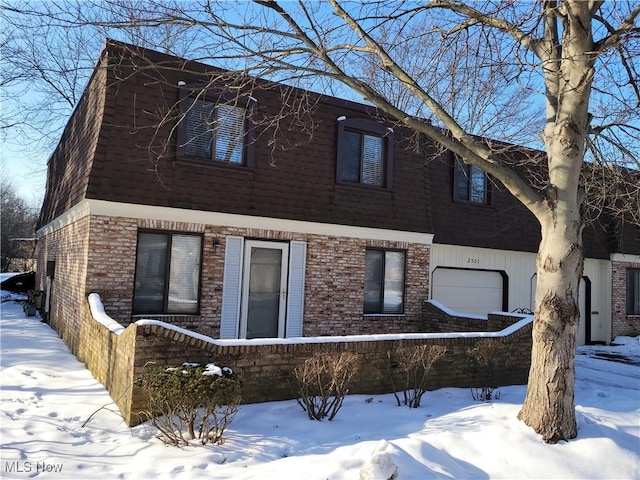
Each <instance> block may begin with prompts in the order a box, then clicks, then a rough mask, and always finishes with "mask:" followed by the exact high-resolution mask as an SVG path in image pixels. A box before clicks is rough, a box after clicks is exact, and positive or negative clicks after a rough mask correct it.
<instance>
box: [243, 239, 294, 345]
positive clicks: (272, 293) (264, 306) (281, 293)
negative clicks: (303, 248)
mask: <svg viewBox="0 0 640 480" xmlns="http://www.w3.org/2000/svg"><path fill="white" fill-rule="evenodd" d="M288 264H289V244H287V243H280V242H266V241H260V240H247V241H245V242H244V272H243V282H242V306H241V316H240V338H283V337H284V334H285V319H286V305H287V274H288Z"/></svg>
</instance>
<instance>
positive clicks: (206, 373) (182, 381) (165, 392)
mask: <svg viewBox="0 0 640 480" xmlns="http://www.w3.org/2000/svg"><path fill="white" fill-rule="evenodd" d="M136 385H137V386H139V387H141V388H142V390H143V392H144V394H145V396H146V399H147V410H145V411H144V412H141V414H142V415H143V416H145V417H146V418H148V419H149V421H150V422H151V424H152V425H153V426H154V427H155V428H157V429H158V431H159V435H158V438H160V440H162V441H163V442H165V443H168V444H173V445H189V442H190V441H191V440H196V439H197V440H198V441H199V442H200V443H202V444H203V445H205V444H207V443H213V444H222V443H223V442H224V439H223V437H222V434H223V433H224V430H225V429H226V428H227V427H228V426H229V424H230V423H231V421H232V420H233V418H234V417H235V415H236V413H237V412H238V406H239V405H240V401H241V398H242V396H241V392H240V383H239V381H238V379H237V378H236V376H235V375H234V374H233V372H232V371H231V369H230V368H228V367H223V368H220V367H218V366H216V365H214V364H213V363H209V364H204V365H198V364H184V365H182V366H180V367H166V366H155V367H151V368H149V369H148V370H146V371H145V372H144V373H142V374H141V375H140V376H139V377H138V378H137V379H136Z"/></svg>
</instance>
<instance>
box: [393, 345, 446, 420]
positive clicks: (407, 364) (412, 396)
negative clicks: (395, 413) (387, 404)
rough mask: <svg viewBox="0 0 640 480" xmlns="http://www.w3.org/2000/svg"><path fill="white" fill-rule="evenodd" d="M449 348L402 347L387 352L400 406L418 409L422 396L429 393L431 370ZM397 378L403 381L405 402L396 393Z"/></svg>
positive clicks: (427, 346)
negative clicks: (428, 385)
mask: <svg viewBox="0 0 640 480" xmlns="http://www.w3.org/2000/svg"><path fill="white" fill-rule="evenodd" d="M446 352H447V347H443V346H442V345H417V346H415V347H400V348H398V349H396V350H395V351H393V352H391V351H388V352H387V357H388V358H389V363H388V370H389V378H390V379H391V386H392V387H393V395H394V396H395V397H396V401H397V402H398V406H400V405H401V404H402V403H404V404H405V405H408V406H409V407H410V408H418V407H419V406H420V400H421V399H422V395H424V392H426V391H427V384H428V379H429V370H431V367H432V366H433V364H434V363H436V362H437V361H438V360H439V359H440V358H441V357H442V356H443V355H444V354H445V353H446ZM395 376H400V378H401V381H402V394H403V397H404V398H403V401H402V402H401V401H400V397H399V396H398V394H397V393H396V392H397V391H398V388H397V386H396V380H395V378H394V377H395Z"/></svg>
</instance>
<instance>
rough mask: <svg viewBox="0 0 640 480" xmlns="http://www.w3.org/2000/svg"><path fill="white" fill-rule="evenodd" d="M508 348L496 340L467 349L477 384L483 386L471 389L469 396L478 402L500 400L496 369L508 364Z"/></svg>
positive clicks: (483, 342)
mask: <svg viewBox="0 0 640 480" xmlns="http://www.w3.org/2000/svg"><path fill="white" fill-rule="evenodd" d="M509 354H510V348H509V346H508V345H507V344H505V343H503V342H500V341H499V340H496V339H489V340H484V341H479V342H478V343H476V345H475V346H474V347H471V348H468V349H467V356H468V358H469V361H470V362H471V364H472V366H473V368H474V371H475V376H476V379H477V381H478V382H480V384H482V385H483V386H480V387H473V388H472V389H471V396H472V397H473V399H474V400H476V401H478V402H485V401H489V400H497V399H499V398H500V391H499V390H498V383H497V380H496V374H497V373H498V372H497V369H498V368H499V367H506V366H508V364H509Z"/></svg>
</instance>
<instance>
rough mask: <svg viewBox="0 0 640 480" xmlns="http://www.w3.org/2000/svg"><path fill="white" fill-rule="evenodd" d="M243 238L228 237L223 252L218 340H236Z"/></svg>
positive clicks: (238, 321) (240, 292) (240, 291)
mask: <svg viewBox="0 0 640 480" xmlns="http://www.w3.org/2000/svg"><path fill="white" fill-rule="evenodd" d="M243 250H244V238H243V237H234V236H229V237H227V238H226V246H225V251H224V274H223V284H222V311H221V315H220V338H238V325H239V323H240V297H241V294H242V252H243Z"/></svg>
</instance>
